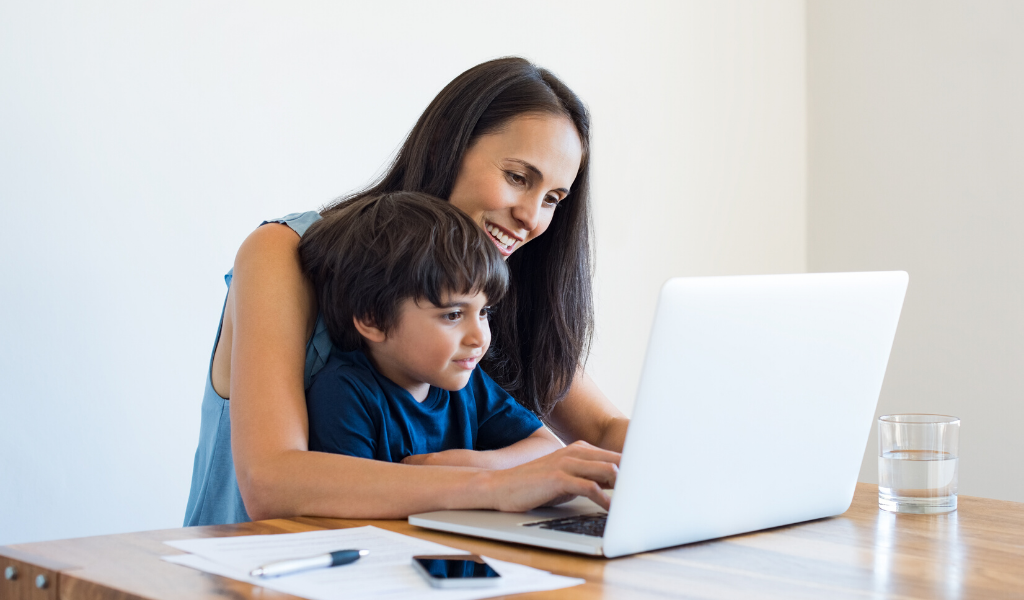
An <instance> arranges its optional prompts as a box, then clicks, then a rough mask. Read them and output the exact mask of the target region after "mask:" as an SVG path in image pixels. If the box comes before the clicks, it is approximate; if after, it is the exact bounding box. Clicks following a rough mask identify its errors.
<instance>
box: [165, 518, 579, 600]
mask: <svg viewBox="0 0 1024 600" xmlns="http://www.w3.org/2000/svg"><path fill="white" fill-rule="evenodd" d="M165 543H166V544H167V545H169V546H173V547H174V548H177V549H179V550H183V551H185V552H188V553H189V554H178V555H174V556H164V557H163V559H164V560H166V561H168V562H172V563H176V564H179V565H184V566H187V567H192V568H193V569H198V570H200V571H205V572H207V573H213V574H215V575H221V576H223V577H229V578H231V579H237V580H238V581H245V582H247V583H251V584H253V585H260V586H263V587H266V588H270V589H273V590H277V591H279V592H284V593H287V594H292V595H294V596H301V597H304V598H310V599H311V600H335V599H339V600H340V599H342V598H345V599H346V600H359V599H362V598H366V599H369V598H386V599H388V600H404V599H406V598H408V599H410V600H411V599H413V598H423V597H429V598H432V599H435V600H476V599H478V598H489V597H492V596H500V595H505V594H519V593H524V592H538V591H544V590H556V589H560V588H565V587H571V586H574V585H579V584H581V583H583V582H584V581H583V580H582V579H574V578H571V577H562V576H560V575H553V574H551V573H548V572H547V571H541V570H539V569H534V568H532V567H526V566H523V565H517V564H515V563H509V562H504V561H499V560H494V559H491V558H488V559H486V560H487V562H488V563H489V564H490V565H491V566H492V567H493V568H494V569H495V570H496V571H498V573H500V574H501V582H500V583H499V584H498V586H496V587H485V588H470V589H459V590H439V589H435V588H432V587H430V584H428V583H427V582H426V581H425V580H424V579H423V578H422V577H421V576H420V575H419V574H417V573H416V571H414V570H413V567H412V557H413V556H414V555H418V554H465V553H466V552H465V551H464V550H457V549H455V548H449V547H447V546H442V545H441V544H435V543H433V542H428V541H426V540H421V539H418V538H414V537H410V536H407V535H402V534H400V533H395V532H393V531H387V530H384V529H379V528H377V527H372V526H366V527H355V528H351V529H332V530H325V531H307V532H304V533H282V534H277V535H246V536H236V537H223V538H200V539H194V540H176V541H171V542H165ZM347 548H355V549H360V550H369V551H370V554H369V556H366V557H363V558H361V559H359V560H358V561H356V562H354V563H352V564H349V565H344V566H340V567H332V568H329V569H316V570H313V571H306V572H303V573H296V574H294V575H286V576H284V577H276V578H268V579H262V578H259V577H250V576H249V571H251V570H252V569H254V568H256V567H258V566H261V565H264V564H266V563H269V562H273V561H277V560H283V559H288V558H300V557H304V556H313V555H317V554H326V553H327V552H332V551H335V550H343V549H347Z"/></svg>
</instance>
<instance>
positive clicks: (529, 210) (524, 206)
mask: <svg viewBox="0 0 1024 600" xmlns="http://www.w3.org/2000/svg"><path fill="white" fill-rule="evenodd" d="M543 203H544V196H540V197H538V198H534V197H529V196H523V197H521V198H520V199H519V202H517V203H516V204H515V206H513V207H512V218H514V219H515V220H516V221H518V222H519V225H520V226H521V227H522V228H523V229H525V230H526V232H527V233H529V232H531V231H533V230H534V229H537V226H538V225H539V224H540V211H541V206H542V205H543Z"/></svg>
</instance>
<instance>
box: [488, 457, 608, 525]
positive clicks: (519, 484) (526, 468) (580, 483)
mask: <svg viewBox="0 0 1024 600" xmlns="http://www.w3.org/2000/svg"><path fill="white" fill-rule="evenodd" d="M620 456H621V455H620V454H619V453H618V452H612V451H610V450H602V449H600V448H597V447H594V446H592V445H590V444H588V443H587V442H574V443H572V444H570V445H568V446H566V447H565V448H562V449H560V450H557V451H555V452H552V453H551V454H548V455H547V456H543V457H541V458H538V459H536V460H533V461H531V462H528V463H526V464H524V465H521V466H518V467H515V468H512V469H504V470H500V471H491V472H490V473H489V475H490V482H489V486H488V487H489V490H490V492H491V493H492V494H493V496H492V500H491V502H490V503H489V504H490V505H491V506H492V507H493V508H495V509H497V510H501V511H505V512H524V511H527V510H531V509H534V508H537V507H538V506H553V505H554V504H560V503H561V502H565V501H566V500H567V499H570V498H571V497H573V496H585V497H587V498H590V499H591V500H593V501H594V503H596V504H597V505H599V506H600V507H601V508H604V509H605V510H607V509H608V508H609V507H610V506H611V498H609V496H608V494H606V493H604V491H603V490H604V489H611V488H614V487H615V480H616V478H617V477H618V473H619V458H620Z"/></svg>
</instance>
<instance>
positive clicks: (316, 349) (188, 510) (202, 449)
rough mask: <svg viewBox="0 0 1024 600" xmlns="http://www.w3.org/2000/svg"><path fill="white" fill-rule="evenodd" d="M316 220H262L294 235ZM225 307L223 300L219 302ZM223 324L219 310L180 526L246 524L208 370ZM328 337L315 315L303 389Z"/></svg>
mask: <svg viewBox="0 0 1024 600" xmlns="http://www.w3.org/2000/svg"><path fill="white" fill-rule="evenodd" d="M319 219H320V215H319V214H318V213H317V212H316V211H310V212H304V213H292V214H290V215H288V216H286V217H282V218H280V219H271V220H269V221H264V222H263V223H261V224H260V225H261V226H262V225H266V224H267V223H283V224H285V225H287V226H288V227H291V228H292V230H293V231H294V232H295V233H297V234H299V237H301V236H302V235H303V234H304V233H306V229H308V228H309V226H310V225H312V224H313V223H315V222H316V221H317V220H319ZM233 273H234V270H233V269H232V270H231V271H228V273H227V275H225V276H224V282H225V283H227V285H228V288H229V289H230V288H231V276H232V275H233ZM224 304H225V306H227V297H225V298H224ZM223 324H224V309H223V308H221V313H220V323H219V324H218V325H217V335H216V337H214V339H213V352H211V353H210V365H209V366H208V367H207V369H206V391H204V392H203V413H202V421H201V422H200V426H199V447H198V448H196V458H195V462H194V463H193V465H192V489H191V490H190V491H189V494H188V505H187V506H186V507H185V527H189V526H192V525H224V524H228V523H242V522H245V521H249V520H250V519H249V514H248V513H246V512H245V504H243V503H242V494H241V492H239V491H238V480H237V479H235V461H234V460H233V459H232V457H231V417H230V412H229V410H228V407H229V404H228V400H227V399H225V398H221V397H220V395H219V394H217V392H216V390H214V389H213V381H212V380H211V375H210V373H211V369H212V368H213V355H214V353H215V352H216V351H217V342H218V341H220V332H221V328H222V327H223ZM331 348H332V345H331V338H330V335H328V333H327V326H326V325H325V324H324V321H323V319H322V318H321V317H319V316H318V317H317V320H316V328H315V329H314V330H313V336H312V337H310V338H309V341H308V342H307V343H306V368H305V387H307V388H308V387H309V381H310V379H311V378H312V377H313V375H314V374H316V372H317V371H319V370H320V369H322V368H323V366H324V364H326V362H327V359H328V358H330V356H331Z"/></svg>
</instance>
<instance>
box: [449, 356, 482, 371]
mask: <svg viewBox="0 0 1024 600" xmlns="http://www.w3.org/2000/svg"><path fill="white" fill-rule="evenodd" d="M480 358H481V357H479V356H470V357H468V358H460V359H457V360H453V361H452V362H454V363H455V364H457V365H459V366H460V367H462V368H463V369H466V370H467V371H469V370H471V369H473V368H475V367H476V363H478V362H480Z"/></svg>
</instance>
